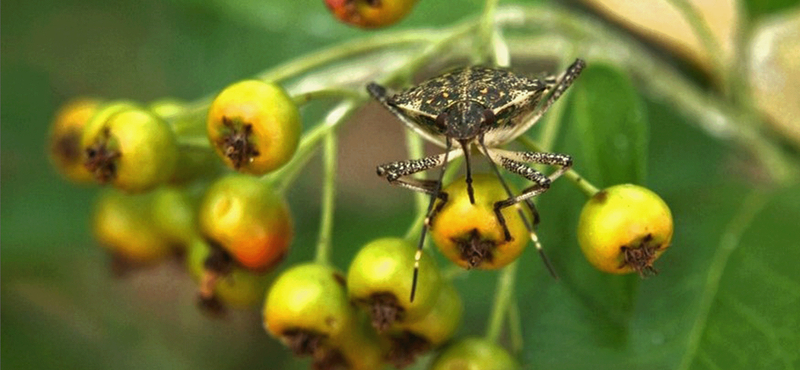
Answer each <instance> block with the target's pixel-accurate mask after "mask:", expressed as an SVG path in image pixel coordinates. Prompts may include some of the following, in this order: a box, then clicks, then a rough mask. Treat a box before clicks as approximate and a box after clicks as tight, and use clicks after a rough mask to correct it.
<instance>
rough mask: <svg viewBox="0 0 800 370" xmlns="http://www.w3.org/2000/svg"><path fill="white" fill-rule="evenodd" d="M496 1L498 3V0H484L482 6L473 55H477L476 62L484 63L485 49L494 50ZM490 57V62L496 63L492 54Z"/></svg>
mask: <svg viewBox="0 0 800 370" xmlns="http://www.w3.org/2000/svg"><path fill="white" fill-rule="evenodd" d="M497 3H499V0H486V6H485V7H484V8H483V13H482V14H481V18H480V23H479V26H478V40H477V42H476V43H475V49H476V53H475V55H476V56H477V57H478V58H477V60H475V62H476V64H484V63H486V57H487V54H486V52H485V50H491V51H494V50H495V46H494V43H495V41H496V40H497V38H496V37H495V30H496V27H495V13H497ZM492 59H493V60H491V61H490V64H494V65H497V60H496V57H495V55H494V54H492Z"/></svg>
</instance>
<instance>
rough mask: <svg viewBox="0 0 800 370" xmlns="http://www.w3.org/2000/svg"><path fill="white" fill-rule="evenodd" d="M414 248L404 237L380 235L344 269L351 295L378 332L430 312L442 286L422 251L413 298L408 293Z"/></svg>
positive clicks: (428, 258)
mask: <svg viewBox="0 0 800 370" xmlns="http://www.w3.org/2000/svg"><path fill="white" fill-rule="evenodd" d="M416 252H417V250H416V248H414V247H413V246H412V245H410V244H409V243H408V242H407V241H405V240H404V239H399V238H383V239H377V240H374V241H372V242H370V243H368V244H367V245H365V246H364V247H363V248H361V250H360V251H359V252H358V254H356V256H355V257H354V258H353V262H351V263H350V268H349V270H348V272H347V291H348V293H349V296H350V299H351V300H352V301H354V302H355V303H357V304H358V305H360V306H362V307H364V309H365V310H366V311H368V313H369V315H370V318H371V320H372V325H373V326H374V327H375V328H376V329H377V330H378V331H379V332H380V331H385V330H387V329H389V328H390V327H391V326H392V325H393V324H394V323H400V322H412V321H415V320H418V319H420V318H422V317H424V316H425V315H427V314H428V312H430V310H431V309H432V308H433V306H434V304H435V303H436V298H437V296H438V294H439V290H440V287H441V283H442V282H441V280H442V279H441V277H440V275H439V269H438V267H436V264H435V263H434V261H433V259H432V258H431V257H430V256H429V255H427V254H424V253H423V255H422V258H421V259H420V268H419V281H418V288H417V291H416V298H415V299H414V301H413V302H411V301H410V300H409V297H410V296H411V283H412V280H411V272H412V271H413V270H414V255H415V254H416Z"/></svg>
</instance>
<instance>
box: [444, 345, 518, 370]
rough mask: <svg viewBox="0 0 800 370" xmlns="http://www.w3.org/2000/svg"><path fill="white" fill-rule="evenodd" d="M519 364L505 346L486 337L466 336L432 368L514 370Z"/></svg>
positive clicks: (449, 346) (447, 350) (451, 346)
mask: <svg viewBox="0 0 800 370" xmlns="http://www.w3.org/2000/svg"><path fill="white" fill-rule="evenodd" d="M518 368H519V364H518V363H517V361H516V360H514V358H513V357H511V354H509V353H508V351H506V350H505V349H504V348H503V347H500V346H498V345H497V344H495V343H492V342H490V341H488V340H486V339H484V338H464V339H461V340H458V341H456V342H454V343H452V344H450V345H448V346H447V347H445V348H444V350H443V351H442V352H441V353H439V355H438V356H436V359H434V360H433V362H432V363H431V366H430V367H429V369H430V370H514V369H518Z"/></svg>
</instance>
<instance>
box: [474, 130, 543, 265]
mask: <svg viewBox="0 0 800 370" xmlns="http://www.w3.org/2000/svg"><path fill="white" fill-rule="evenodd" d="M478 142H479V143H480V145H481V148H482V149H483V151H484V153H486V158H488V159H489V163H490V164H491V167H492V170H493V171H494V174H495V175H496V176H497V178H498V179H499V180H500V184H502V185H503V189H505V190H506V194H508V196H509V197H513V196H514V194H513V193H512V192H511V188H510V187H508V184H507V183H506V180H505V179H503V176H502V175H501V174H500V169H499V168H497V163H494V161H493V160H492V157H491V156H490V155H489V149H488V148H486V144H484V142H483V135H481V137H480V139H479V140H478ZM525 203H526V204H528V207H530V208H531V209H532V210H534V207H533V205H532V204H531V203H528V201H527V200H526V201H525ZM515 208H516V209H517V212H518V213H519V217H520V218H522V222H523V223H524V224H525V228H526V229H527V230H528V235H529V236H530V238H531V241H532V242H533V245H534V246H535V247H536V251H537V252H539V257H540V258H541V259H542V262H543V263H544V266H545V267H546V268H547V271H548V272H550V276H552V277H553V279H558V274H557V273H556V270H555V269H554V268H553V265H552V264H551V263H550V259H549V258H547V254H545V253H544V248H542V243H541V242H539V236H538V235H536V231H535V230H534V227H533V224H531V222H530V221H529V220H528V217H527V216H525V212H523V211H522V206H521V205H520V204H519V203H517V204H516V205H515Z"/></svg>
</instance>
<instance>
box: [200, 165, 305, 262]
mask: <svg viewBox="0 0 800 370" xmlns="http://www.w3.org/2000/svg"><path fill="white" fill-rule="evenodd" d="M199 218H200V229H201V232H202V234H203V236H204V237H206V238H207V239H208V240H210V241H212V242H213V243H215V244H217V245H219V247H221V248H222V249H224V250H225V251H227V252H228V253H229V254H230V255H231V256H232V257H233V259H234V260H236V262H237V263H238V264H239V265H240V266H242V267H245V268H248V269H250V270H253V271H256V272H263V271H266V270H269V269H270V268H271V267H273V266H275V265H276V264H277V263H279V262H280V261H281V260H282V259H283V257H284V256H285V255H286V253H288V251H289V244H290V243H291V240H292V237H293V235H294V232H293V228H292V222H291V216H290V214H289V208H288V207H287V205H286V203H285V202H284V200H283V199H282V198H281V197H280V196H279V195H278V194H276V193H275V192H274V191H273V190H272V188H271V187H269V186H268V185H266V184H265V183H263V182H262V181H260V180H259V179H258V178H255V177H252V176H247V175H239V174H233V175H228V176H225V177H223V178H221V179H219V180H217V181H216V182H215V183H214V184H213V185H212V186H211V187H210V188H209V189H208V190H207V191H206V194H205V196H204V197H203V200H202V202H201V205H200V216H199Z"/></svg>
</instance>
